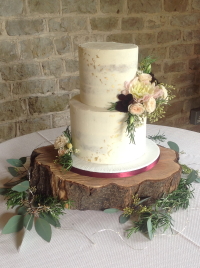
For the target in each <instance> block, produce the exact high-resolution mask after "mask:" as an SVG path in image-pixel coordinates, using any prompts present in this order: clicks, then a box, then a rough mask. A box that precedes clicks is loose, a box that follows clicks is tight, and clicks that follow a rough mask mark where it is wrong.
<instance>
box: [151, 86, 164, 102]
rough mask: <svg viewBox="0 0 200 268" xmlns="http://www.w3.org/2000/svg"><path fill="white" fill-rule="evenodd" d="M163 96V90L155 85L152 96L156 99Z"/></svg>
mask: <svg viewBox="0 0 200 268" xmlns="http://www.w3.org/2000/svg"><path fill="white" fill-rule="evenodd" d="M162 96H163V90H162V88H160V87H159V86H156V87H155V90H154V94H153V97H154V99H158V98H160V97H162Z"/></svg>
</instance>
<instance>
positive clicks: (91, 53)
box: [79, 42, 138, 109]
mask: <svg viewBox="0 0 200 268" xmlns="http://www.w3.org/2000/svg"><path fill="white" fill-rule="evenodd" d="M137 66H138V47H137V46H136V45H134V44H121V43H114V42H109V43H104V42H95V43H86V44H83V45H80V46H79V72H80V99H81V102H82V103H84V104H86V105H90V106H93V107H100V108H105V109H107V108H109V107H110V102H116V101H117V95H118V94H119V93H121V91H122V90H123V89H124V82H125V81H128V82H129V81H130V80H131V79H133V78H134V76H135V74H136V71H137Z"/></svg>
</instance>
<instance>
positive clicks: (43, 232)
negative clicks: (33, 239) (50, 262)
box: [35, 218, 52, 242]
mask: <svg viewBox="0 0 200 268" xmlns="http://www.w3.org/2000/svg"><path fill="white" fill-rule="evenodd" d="M35 230H36V232H37V233H38V235H39V236H41V237H42V238H43V239H44V240H45V241H47V242H50V241H51V234H52V231H51V225H50V224H49V223H48V222H47V221H45V220H43V219H41V218H37V219H36V221H35Z"/></svg>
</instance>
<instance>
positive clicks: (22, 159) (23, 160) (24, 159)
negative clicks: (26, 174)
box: [19, 157, 26, 165]
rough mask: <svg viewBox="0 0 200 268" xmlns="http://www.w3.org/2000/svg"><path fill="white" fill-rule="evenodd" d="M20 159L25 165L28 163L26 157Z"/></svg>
mask: <svg viewBox="0 0 200 268" xmlns="http://www.w3.org/2000/svg"><path fill="white" fill-rule="evenodd" d="M19 160H20V161H21V162H22V164H23V165H24V164H25V163H26V157H21V158H20V159H19Z"/></svg>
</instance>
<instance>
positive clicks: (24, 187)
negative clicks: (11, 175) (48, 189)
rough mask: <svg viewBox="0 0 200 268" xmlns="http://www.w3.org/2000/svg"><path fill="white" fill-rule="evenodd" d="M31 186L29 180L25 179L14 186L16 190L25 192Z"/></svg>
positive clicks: (13, 188)
mask: <svg viewBox="0 0 200 268" xmlns="http://www.w3.org/2000/svg"><path fill="white" fill-rule="evenodd" d="M28 188H29V181H23V182H21V183H19V184H17V185H16V186H14V187H12V190H13V191H16V192H25V191H26V190H27V189H28Z"/></svg>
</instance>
